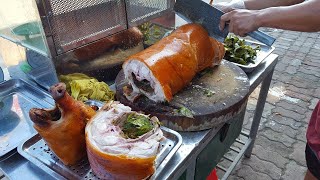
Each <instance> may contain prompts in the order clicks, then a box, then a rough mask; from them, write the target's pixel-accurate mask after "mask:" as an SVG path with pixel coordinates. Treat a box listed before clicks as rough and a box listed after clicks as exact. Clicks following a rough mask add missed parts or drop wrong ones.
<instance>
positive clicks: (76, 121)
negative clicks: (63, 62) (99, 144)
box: [29, 83, 96, 165]
mask: <svg viewBox="0 0 320 180" xmlns="http://www.w3.org/2000/svg"><path fill="white" fill-rule="evenodd" d="M50 93H51V95H52V97H53V98H54V100H55V102H56V106H55V108H53V109H38V108H33V109H31V110H30V112H29V116H30V119H31V120H32V121H33V122H34V128H35V129H36V130H37V131H38V133H39V134H40V136H41V137H42V138H43V139H44V141H45V142H46V143H47V145H48V147H49V148H50V150H52V151H53V152H54V153H55V155H56V156H57V157H58V158H59V159H60V160H61V161H62V162H63V163H64V164H65V165H74V164H76V163H77V162H78V161H80V160H81V159H82V158H84V157H85V156H86V142H85V126H86V124H87V122H88V121H89V119H90V118H91V117H92V116H93V115H95V114H96V111H95V110H93V109H92V108H91V107H90V106H87V105H85V104H84V103H83V102H81V101H76V100H74V99H73V98H72V97H71V96H70V95H69V94H68V93H67V92H66V86H65V84H63V83H58V84H56V85H55V86H52V87H51V88H50Z"/></svg>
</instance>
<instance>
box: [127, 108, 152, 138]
mask: <svg viewBox="0 0 320 180" xmlns="http://www.w3.org/2000/svg"><path fill="white" fill-rule="evenodd" d="M153 127H154V126H153V124H152V123H151V121H150V119H149V117H147V116H143V115H138V114H135V113H132V114H129V115H128V117H127V119H126V121H125V122H124V124H123V127H122V131H123V133H124V134H125V135H126V136H127V137H129V138H131V139H135V138H137V137H139V136H141V135H143V134H145V133H147V132H149V131H151V130H152V129H153Z"/></svg>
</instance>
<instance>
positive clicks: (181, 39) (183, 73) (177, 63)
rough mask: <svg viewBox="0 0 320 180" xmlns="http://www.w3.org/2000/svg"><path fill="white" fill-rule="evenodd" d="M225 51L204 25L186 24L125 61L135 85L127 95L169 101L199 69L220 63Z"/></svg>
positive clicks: (126, 74)
mask: <svg viewBox="0 0 320 180" xmlns="http://www.w3.org/2000/svg"><path fill="white" fill-rule="evenodd" d="M224 53H225V50H224V48H223V44H222V43H220V42H218V41H216V40H215V39H212V38H210V37H209V35H208V32H207V31H206V30H205V29H204V28H203V27H202V26H200V25H197V24H187V25H183V26H181V27H179V28H178V29H176V30H175V31H174V32H172V33H171V34H170V35H169V36H167V37H165V38H163V39H162V40H160V41H159V42H158V43H156V44H154V45H153V46H151V47H149V48H147V49H145V50H143V51H141V52H139V53H137V54H135V55H132V56H130V57H129V58H128V59H127V60H126V61H125V63H124V64H123V70H124V74H125V77H126V79H128V80H129V83H130V84H131V85H132V89H133V91H132V92H130V93H126V94H125V95H126V97H127V98H128V99H129V100H131V101H133V100H134V99H135V97H137V96H138V95H140V94H144V95H145V96H147V97H148V98H149V99H151V100H153V101H155V102H163V101H170V100H171V99H172V97H173V95H174V94H175V93H177V92H178V91H180V90H181V89H182V88H183V87H185V86H186V85H188V84H189V83H190V81H191V80H192V78H193V77H194V76H195V75H196V73H197V72H199V71H202V70H204V69H205V68H208V67H210V66H214V65H218V64H220V62H221V60H222V58H223V56H224Z"/></svg>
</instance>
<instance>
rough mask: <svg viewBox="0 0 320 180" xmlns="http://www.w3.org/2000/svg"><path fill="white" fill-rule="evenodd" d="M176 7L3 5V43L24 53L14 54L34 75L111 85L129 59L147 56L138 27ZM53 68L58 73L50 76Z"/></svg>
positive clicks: (108, 1)
mask: <svg viewBox="0 0 320 180" xmlns="http://www.w3.org/2000/svg"><path fill="white" fill-rule="evenodd" d="M174 2H175V1H174V0H161V1H158V0H137V1H129V0H91V1H84V0H63V1H61V0H41V1H40V0H24V1H20V0H3V1H2V2H1V7H0V37H2V38H4V39H6V40H8V41H11V42H13V43H15V44H17V45H18V46H19V47H20V46H21V47H23V48H22V49H21V48H18V49H19V51H17V50H11V51H12V53H19V54H20V55H21V58H20V59H25V60H26V61H27V63H28V65H30V67H31V68H32V70H34V71H36V73H34V74H33V75H37V76H38V75H39V76H41V78H43V76H48V77H52V74H54V76H55V77H57V78H56V79H57V80H59V76H60V75H66V74H72V73H83V74H86V75H88V76H91V77H94V78H96V79H98V80H99V81H105V82H107V81H110V80H113V79H114V78H115V77H116V75H117V73H118V72H119V71H120V69H121V64H122V63H123V61H124V60H125V59H126V58H127V57H128V56H130V55H131V54H134V53H137V52H139V51H141V50H143V48H144V46H143V40H142V39H143V38H141V40H137V39H139V38H137V37H138V36H140V35H142V34H141V32H140V35H139V33H137V31H136V29H137V28H136V26H139V25H141V24H142V23H145V22H149V21H151V20H153V19H154V18H157V17H161V16H166V15H167V14H168V13H169V12H172V9H173V6H174ZM132 42H134V43H132ZM0 47H1V44H0ZM0 51H8V50H7V49H6V48H5V49H4V50H0ZM4 60H5V61H6V62H8V61H12V60H8V59H7V58H4ZM51 66H52V67H53V68H51ZM48 68H49V69H53V71H52V72H51V74H49V75H47V73H48ZM41 71H42V72H41ZM30 72H32V71H30ZM33 79H35V80H38V77H34V78H33ZM51 83H52V82H51ZM50 85H51V84H47V85H45V86H46V87H48V86H50Z"/></svg>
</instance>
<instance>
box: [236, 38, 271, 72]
mask: <svg viewBox="0 0 320 180" xmlns="http://www.w3.org/2000/svg"><path fill="white" fill-rule="evenodd" d="M245 41H246V44H247V45H249V46H251V47H253V48H254V47H257V46H258V45H259V46H260V48H261V50H260V51H258V52H257V57H256V58H255V59H254V60H253V61H254V62H255V63H249V64H247V65H242V64H238V63H235V62H231V63H233V64H235V65H237V66H239V67H240V68H241V69H242V70H243V71H244V72H246V73H251V72H252V71H253V70H254V69H255V68H256V67H257V66H258V65H259V64H260V63H261V62H262V61H263V60H264V59H265V58H266V57H268V56H269V55H270V54H271V53H272V52H273V51H274V49H275V48H274V47H273V46H271V47H270V46H267V45H265V44H262V43H259V42H256V41H252V40H247V39H246V40H245Z"/></svg>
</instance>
